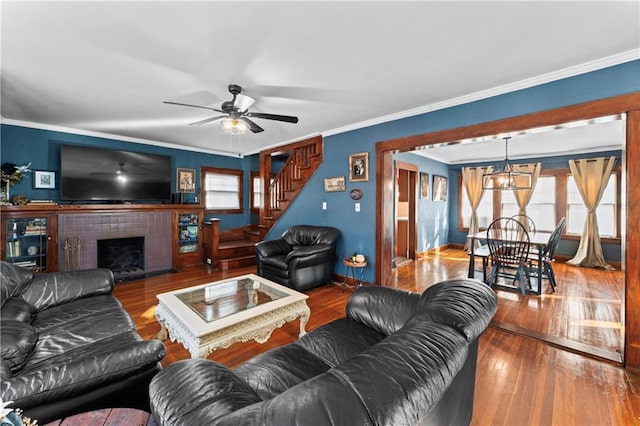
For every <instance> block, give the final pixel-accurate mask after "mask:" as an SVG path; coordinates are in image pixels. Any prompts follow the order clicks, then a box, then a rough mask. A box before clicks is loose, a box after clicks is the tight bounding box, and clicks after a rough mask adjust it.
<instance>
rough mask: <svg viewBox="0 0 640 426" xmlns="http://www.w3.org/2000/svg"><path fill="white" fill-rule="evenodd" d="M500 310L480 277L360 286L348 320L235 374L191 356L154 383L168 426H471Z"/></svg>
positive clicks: (157, 413) (154, 400)
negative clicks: (403, 286) (414, 289)
mask: <svg viewBox="0 0 640 426" xmlns="http://www.w3.org/2000/svg"><path fill="white" fill-rule="evenodd" d="M496 309H497V300H496V296H495V293H494V292H493V290H491V288H489V287H488V286H487V285H486V284H483V283H482V282H480V281H475V280H454V281H447V282H442V283H439V284H436V285H434V286H432V287H430V288H429V289H427V290H426V291H425V292H424V293H423V294H422V295H419V294H414V293H408V292H404V291H400V290H394V289H391V288H387V287H377V286H375V287H374V286H368V287H361V288H359V289H357V290H355V292H354V293H353V295H352V296H351V297H350V299H349V302H348V304H347V309H346V318H342V319H338V320H336V321H333V322H331V323H329V324H326V325H324V326H321V327H319V328H316V329H315V330H313V331H311V332H310V333H308V334H306V335H305V336H303V337H302V338H300V339H299V340H298V341H296V342H295V343H292V344H288V345H285V346H282V347H279V348H276V349H272V350H270V351H268V352H265V353H263V354H261V355H258V356H257V357H255V358H252V359H251V360H249V361H247V362H246V363H245V364H243V365H241V366H240V367H239V368H237V369H236V370H235V371H233V370H230V369H228V368H226V367H224V366H223V365H220V364H218V363H216V362H214V361H210V360H183V361H178V362H176V363H174V364H171V365H169V366H168V367H166V368H164V369H163V370H162V371H161V372H160V373H158V375H156V377H155V378H154V379H153V380H152V382H151V385H150V388H149V391H150V397H151V410H152V413H153V415H154V418H155V420H156V421H157V422H159V424H161V425H234V426H235V425H279V426H284V425H329V424H331V425H349V426H357V425H415V424H437V425H466V424H469V422H470V420H471V415H472V411H473V394H474V382H475V371H476V359H477V351H478V341H477V339H478V336H479V335H480V334H481V333H482V332H483V331H484V330H485V328H486V327H487V325H488V324H489V322H490V321H491V318H492V317H493V315H494V314H495V312H496Z"/></svg>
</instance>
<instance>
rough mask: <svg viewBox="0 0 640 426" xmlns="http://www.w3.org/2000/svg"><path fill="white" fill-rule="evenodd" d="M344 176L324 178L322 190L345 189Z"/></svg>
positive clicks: (335, 190)
mask: <svg viewBox="0 0 640 426" xmlns="http://www.w3.org/2000/svg"><path fill="white" fill-rule="evenodd" d="M345 181H346V179H345V177H344V176H336V177H330V178H324V192H341V191H346V190H347V185H346V182H345Z"/></svg>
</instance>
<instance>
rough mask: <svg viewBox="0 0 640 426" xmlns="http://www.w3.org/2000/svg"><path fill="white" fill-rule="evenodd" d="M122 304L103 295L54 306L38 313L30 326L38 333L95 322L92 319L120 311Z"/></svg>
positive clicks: (113, 298) (112, 297)
mask: <svg viewBox="0 0 640 426" xmlns="http://www.w3.org/2000/svg"><path fill="white" fill-rule="evenodd" d="M122 310H123V308H122V304H121V303H120V301H119V300H118V299H116V298H115V297H114V296H110V295H103V296H95V297H88V298H86V299H78V300H74V301H73V302H69V303H65V304H62V305H58V306H54V307H52V308H49V309H46V310H44V311H41V312H39V313H38V315H37V316H36V318H35V319H34V320H33V323H32V325H33V326H34V327H35V328H36V330H38V331H42V330H47V329H50V328H53V327H61V326H63V325H64V324H67V323H73V322H76V321H90V322H92V321H95V319H94V318H93V317H95V316H96V315H98V314H101V313H106V314H107V315H110V313H113V314H114V315H115V314H117V313H118V312H119V311H122Z"/></svg>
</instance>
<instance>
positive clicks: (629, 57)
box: [322, 49, 640, 136]
mask: <svg viewBox="0 0 640 426" xmlns="http://www.w3.org/2000/svg"><path fill="white" fill-rule="evenodd" d="M636 59H640V49H634V50H629V51H627V52H623V53H620V54H617V55H611V56H607V57H605V58H601V59H597V60H595V61H591V62H586V63H584V64H580V65H575V66H572V67H568V68H564V69H562V70H558V71H554V72H550V73H547V74H542V75H539V76H536V77H532V78H529V79H526V80H520V81H517V82H514V83H509V84H505V85H502V86H498V87H494V88H492V89H486V90H481V91H479V92H475V93H470V94H468V95H463V96H460V97H457V98H453V99H449V100H446V101H442V102H436V103H434V104H429V105H424V106H421V107H417V108H413V109H409V110H405V111H400V112H396V113H393V114H389V115H384V116H382V117H378V118H372V119H371V120H366V121H361V122H359V123H353V124H349V125H347V126H343V127H338V128H335V129H331V130H327V131H324V132H322V135H323V136H331V135H337V134H340V133H345V132H348V131H351V130H356V129H361V128H364V127H370V126H374V125H377V124H382V123H386V122H389V121H394V120H400V119H402V118H407V117H413V116H415V115H420V114H425V113H427V112H433V111H437V110H440V109H445V108H450V107H453V106H457V105H464V104H467V103H469V102H474V101H478V100H481V99H488V98H491V97H493V96H498V95H503V94H505V93H510V92H515V91H516V90H522V89H527V88H529V87H534V86H538V85H541V84H545V83H550V82H552V81H556V80H561V79H563V78H567V77H573V76H576V75H580V74H586V73H588V72H591V71H597V70H599V69H603V68H607V67H610V66H614V65H619V64H623V63H625V62H631V61H634V60H636Z"/></svg>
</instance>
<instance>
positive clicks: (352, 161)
mask: <svg viewBox="0 0 640 426" xmlns="http://www.w3.org/2000/svg"><path fill="white" fill-rule="evenodd" d="M368 180H369V153H368V152H359V153H357V154H351V155H350V156H349V181H350V182H366V181H368Z"/></svg>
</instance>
